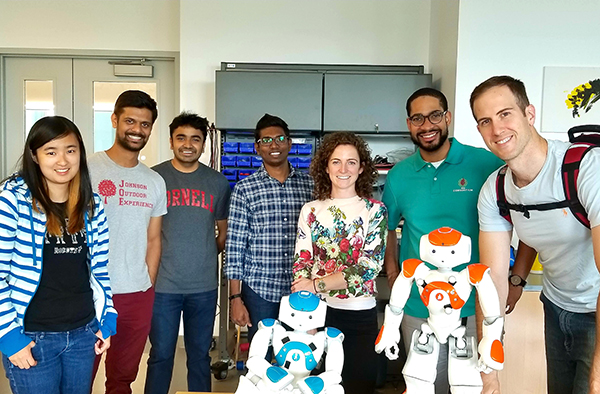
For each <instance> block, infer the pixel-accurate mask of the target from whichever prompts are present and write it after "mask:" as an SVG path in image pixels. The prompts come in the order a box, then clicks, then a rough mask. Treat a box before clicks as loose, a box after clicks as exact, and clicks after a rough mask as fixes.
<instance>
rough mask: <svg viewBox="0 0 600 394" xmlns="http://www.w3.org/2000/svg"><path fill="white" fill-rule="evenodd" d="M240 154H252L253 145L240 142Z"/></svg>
mask: <svg viewBox="0 0 600 394" xmlns="http://www.w3.org/2000/svg"><path fill="white" fill-rule="evenodd" d="M240 153H254V143H253V142H240Z"/></svg>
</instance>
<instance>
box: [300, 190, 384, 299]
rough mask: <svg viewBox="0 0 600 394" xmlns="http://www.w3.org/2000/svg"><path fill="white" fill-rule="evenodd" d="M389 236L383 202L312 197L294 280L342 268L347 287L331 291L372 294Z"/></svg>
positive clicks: (348, 294)
mask: <svg viewBox="0 0 600 394" xmlns="http://www.w3.org/2000/svg"><path fill="white" fill-rule="evenodd" d="M386 239H387V210H386V208H385V205H383V203H381V202H379V201H376V200H372V199H365V198H361V197H351V198H337V199H328V200H324V201H320V200H316V201H312V202H309V203H308V204H305V205H304V207H302V211H301V212H300V218H299V221H298V235H297V238H296V250H295V256H294V279H298V278H312V279H314V278H321V277H324V276H327V275H330V274H333V273H336V272H342V273H343V274H344V278H345V279H346V282H347V283H348V288H347V289H343V290H332V291H329V292H328V294H327V296H329V297H335V298H338V299H347V298H352V297H374V296H375V295H376V294H377V289H376V287H375V278H376V277H377V275H378V274H379V271H381V267H382V265H383V256H384V254H385V243H386Z"/></svg>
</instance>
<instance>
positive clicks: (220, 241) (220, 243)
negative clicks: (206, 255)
mask: <svg viewBox="0 0 600 394" xmlns="http://www.w3.org/2000/svg"><path fill="white" fill-rule="evenodd" d="M216 223H217V230H218V232H219V233H218V234H217V250H218V252H219V253H221V252H222V251H223V250H224V249H225V240H226V239H227V219H223V220H217V221H216Z"/></svg>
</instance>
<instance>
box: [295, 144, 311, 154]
mask: <svg viewBox="0 0 600 394" xmlns="http://www.w3.org/2000/svg"><path fill="white" fill-rule="evenodd" d="M311 153H312V144H298V154H299V155H310V154H311Z"/></svg>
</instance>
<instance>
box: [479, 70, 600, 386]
mask: <svg viewBox="0 0 600 394" xmlns="http://www.w3.org/2000/svg"><path fill="white" fill-rule="evenodd" d="M470 102H471V110H472V112H473V116H474V117H475V120H476V121H477V129H478V130H479V132H480V134H481V136H482V137H483V140H484V141H485V143H486V145H487V146H488V148H489V149H490V150H491V151H492V153H494V154H495V155H496V156H498V157H499V158H500V159H502V160H504V161H505V162H506V164H507V165H508V169H507V172H506V177H505V178H504V189H505V193H506V200H507V202H508V203H509V204H517V205H539V204H545V203H555V202H560V201H563V200H565V194H564V191H563V185H562V180H561V175H562V172H561V166H562V160H563V157H564V154H565V152H566V150H567V148H568V147H569V143H566V142H561V141H555V140H546V139H544V138H542V137H541V136H540V135H539V134H538V132H537V131H536V129H535V127H534V122H535V116H536V112H535V108H534V107H533V105H531V104H530V103H529V100H528V98H527V94H526V91H525V86H524V84H523V83H522V82H521V81H519V80H517V79H514V78H512V77H509V76H497V77H492V78H490V79H488V80H486V81H485V82H483V83H481V84H480V85H479V86H477V87H476V88H475V90H474V91H473V93H472V94H471V101H470ZM598 170H600V149H593V150H592V151H591V152H589V153H588V154H587V155H586V156H585V157H584V159H583V160H582V161H581V167H580V172H579V178H578V182H577V190H578V193H579V200H580V202H581V203H582V205H583V207H584V208H585V210H586V212H587V214H588V217H589V220H590V224H591V231H590V229H588V228H587V227H585V226H584V225H582V224H581V223H580V222H579V221H578V220H577V219H576V218H575V217H574V216H573V214H572V213H571V211H570V210H569V209H568V208H557V209H552V210H547V211H540V210H535V209H533V210H529V212H528V213H527V215H524V214H523V213H521V212H515V211H511V212H510V218H511V221H512V224H511V223H510V222H509V221H507V220H506V219H504V218H503V217H502V216H501V215H500V213H499V210H498V203H497V196H496V194H497V193H496V179H497V174H498V171H496V172H494V173H492V174H491V175H490V177H489V178H488V180H487V182H486V183H485V184H484V186H483V188H482V189H481V193H480V195H479V203H478V207H477V208H478V210H479V225H480V231H481V232H480V236H479V244H480V248H479V250H480V261H481V262H482V263H483V264H486V265H488V266H490V268H491V269H492V276H493V278H494V282H495V284H496V286H497V288H498V291H499V294H500V300H501V303H502V305H501V307H502V309H504V302H505V300H506V295H507V292H508V286H509V284H508V281H507V276H508V268H509V245H510V240H511V232H512V229H513V227H514V229H515V231H516V232H517V235H518V236H519V239H520V240H521V241H523V242H525V243H526V244H527V245H529V246H531V247H532V248H534V249H535V250H537V251H538V253H539V259H540V262H541V263H542V264H543V265H544V274H543V275H544V276H543V290H542V294H541V296H540V299H541V300H542V302H543V304H544V324H545V341H546V362H547V368H548V373H547V375H548V393H551V394H558V393H560V394H565V393H577V394H580V393H588V389H589V393H600V344H598V343H597V342H596V340H595V334H596V329H597V322H596V318H595V317H596V312H597V307H598V302H597V301H598V289H599V287H600V275H599V273H598V265H599V263H600V226H599V225H600V199H599V198H598V196H599V195H600V194H599V193H600V182H598V179H597V174H598ZM594 251H595V252H596V253H595V254H596V258H594ZM517 268H519V269H520V270H521V268H522V267H517ZM517 268H515V269H517ZM529 268H530V266H529ZM521 272H523V271H522V270H521ZM528 273H529V272H528V270H527V272H525V273H524V274H523V275H524V277H526V276H527V274H528ZM513 279H514V278H513ZM517 279H518V278H517ZM523 279H525V278H523ZM478 317H479V316H478ZM483 379H484V391H483V392H484V393H500V387H499V383H498V378H497V374H496V373H495V372H492V373H491V374H490V375H484V376H483Z"/></svg>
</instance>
